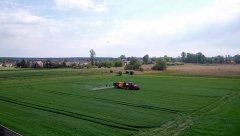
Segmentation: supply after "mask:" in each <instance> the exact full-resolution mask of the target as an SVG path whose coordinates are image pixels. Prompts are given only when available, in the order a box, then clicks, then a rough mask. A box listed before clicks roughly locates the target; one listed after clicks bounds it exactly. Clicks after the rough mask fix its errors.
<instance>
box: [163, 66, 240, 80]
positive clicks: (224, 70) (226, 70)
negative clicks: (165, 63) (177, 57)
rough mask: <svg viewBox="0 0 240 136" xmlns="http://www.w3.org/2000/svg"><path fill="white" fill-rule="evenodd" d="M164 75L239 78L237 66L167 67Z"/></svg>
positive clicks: (239, 67)
mask: <svg viewBox="0 0 240 136" xmlns="http://www.w3.org/2000/svg"><path fill="white" fill-rule="evenodd" d="M164 73H168V74H180V75H181V74H184V75H194V76H216V77H240V65H239V64H214V65H199V64H185V65H179V66H169V67H168V68H167V70H166V71H165V72H164Z"/></svg>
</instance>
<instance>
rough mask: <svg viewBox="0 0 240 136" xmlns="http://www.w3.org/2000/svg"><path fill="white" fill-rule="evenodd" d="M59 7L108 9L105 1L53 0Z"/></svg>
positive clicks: (97, 10) (94, 9)
mask: <svg viewBox="0 0 240 136" xmlns="http://www.w3.org/2000/svg"><path fill="white" fill-rule="evenodd" d="M54 1H55V3H56V5H57V6H58V7H60V8H79V9H81V10H83V11H93V12H104V11H107V10H108V7H107V3H104V2H102V3H97V2H94V1H93V0H54Z"/></svg>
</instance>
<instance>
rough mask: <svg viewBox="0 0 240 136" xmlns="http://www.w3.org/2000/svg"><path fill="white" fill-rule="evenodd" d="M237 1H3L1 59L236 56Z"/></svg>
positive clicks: (238, 32)
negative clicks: (192, 55) (198, 54)
mask: <svg viewBox="0 0 240 136" xmlns="http://www.w3.org/2000/svg"><path fill="white" fill-rule="evenodd" d="M239 5H240V0H228V1H225V0H198V1H194V2H193V1H190V0H180V1H175V0H170V1H162V0H160V1H155V0H149V1H145V0H132V1H128V0H121V1H113V0H43V1H30V0H11V1H8V0H3V1H2V2H1V3H0V24H1V25H0V48H1V50H0V57H13V58H17V57H19V58H69V57H75V56H82V57H89V50H90V49H94V50H95V52H96V57H102V56H104V57H106V56H108V57H112V58H116V57H119V56H120V55H125V56H127V57H130V56H138V57H139V56H140V57H143V56H144V55H146V54H148V55H149V56H150V57H162V56H164V55H167V56H170V57H179V56H181V52H183V51H184V52H186V53H198V52H202V53H203V54H204V55H205V56H207V57H213V56H218V55H222V56H225V55H231V56H234V55H237V54H240V45H239V43H240V38H239V37H240V23H239V20H240V7H239Z"/></svg>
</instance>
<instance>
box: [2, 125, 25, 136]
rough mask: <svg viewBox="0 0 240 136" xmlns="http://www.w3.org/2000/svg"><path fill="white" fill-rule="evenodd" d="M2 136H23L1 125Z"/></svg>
mask: <svg viewBox="0 0 240 136" xmlns="http://www.w3.org/2000/svg"><path fill="white" fill-rule="evenodd" d="M0 135H1V136H22V135H21V134H19V133H17V132H15V131H13V130H11V129H9V128H7V127H5V126H3V125H1V124H0Z"/></svg>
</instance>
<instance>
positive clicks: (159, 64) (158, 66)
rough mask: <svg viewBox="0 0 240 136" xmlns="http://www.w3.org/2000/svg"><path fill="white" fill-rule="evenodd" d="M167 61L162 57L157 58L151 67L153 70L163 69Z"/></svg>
mask: <svg viewBox="0 0 240 136" xmlns="http://www.w3.org/2000/svg"><path fill="white" fill-rule="evenodd" d="M166 68H167V63H166V61H165V60H164V59H160V58H159V59H157V61H156V64H155V65H154V66H153V67H152V69H153V70H165V69H166Z"/></svg>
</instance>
